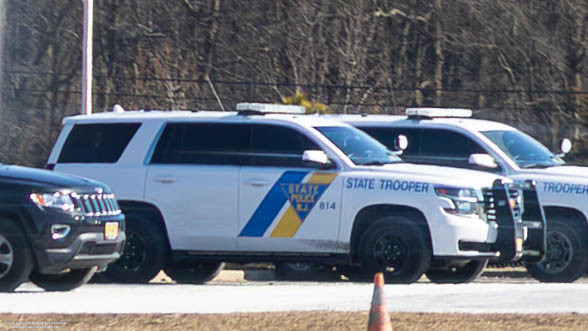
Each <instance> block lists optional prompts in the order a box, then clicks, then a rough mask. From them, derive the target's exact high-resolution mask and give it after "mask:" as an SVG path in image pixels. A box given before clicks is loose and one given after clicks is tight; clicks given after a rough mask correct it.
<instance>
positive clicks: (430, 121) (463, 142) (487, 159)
mask: <svg viewBox="0 0 588 331" xmlns="http://www.w3.org/2000/svg"><path fill="white" fill-rule="evenodd" d="M406 113H407V116H385V115H349V116H334V118H336V119H339V120H343V121H345V122H347V123H350V124H353V125H354V126H356V127H358V128H360V129H362V130H363V131H365V132H367V133H369V134H370V135H372V136H373V137H375V138H376V139H378V140H379V141H380V142H382V143H383V144H385V145H386V146H388V147H391V148H394V146H395V144H396V141H397V139H398V136H403V137H407V138H408V141H409V144H408V147H407V148H406V149H405V150H404V151H403V152H402V155H401V156H402V158H403V159H404V160H405V161H407V162H413V163H420V164H429V165H443V166H451V167H459V168H470V169H476V170H482V171H486V172H489V173H495V174H499V175H503V176H508V177H509V178H511V179H514V180H515V181H517V180H533V181H536V183H537V191H538V194H539V198H540V201H541V203H542V205H543V206H544V211H545V216H546V219H547V229H548V230H547V254H546V257H545V259H544V260H543V261H542V262H541V263H539V264H532V265H527V270H528V271H529V273H530V274H531V275H533V276H534V277H535V278H537V279H539V280H541V281H547V282H570V281H574V280H576V279H578V278H579V277H581V276H582V275H583V274H584V273H585V272H586V269H588V203H587V201H588V168H587V167H579V166H572V165H567V164H566V163H565V162H564V161H563V160H562V156H563V154H560V155H556V154H553V153H551V152H550V151H549V150H548V149H547V148H546V147H544V146H543V145H541V144H540V143H539V142H537V141H536V140H535V139H533V138H532V137H530V136H529V135H527V134H525V133H523V132H521V131H519V130H517V129H515V128H513V127H511V126H508V125H505V124H502V123H498V122H493V121H485V120H476V119H470V118H468V117H471V114H472V112H471V110H469V109H442V108H412V109H411V108H409V109H407V110H406ZM570 148H571V145H570V142H569V140H567V139H564V140H563V141H562V152H563V153H567V152H568V151H569V149H570Z"/></svg>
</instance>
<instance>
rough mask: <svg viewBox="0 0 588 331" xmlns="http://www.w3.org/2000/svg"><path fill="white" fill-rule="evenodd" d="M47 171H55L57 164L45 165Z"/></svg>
mask: <svg viewBox="0 0 588 331" xmlns="http://www.w3.org/2000/svg"><path fill="white" fill-rule="evenodd" d="M45 169H47V170H54V169H55V163H47V164H46V165H45Z"/></svg>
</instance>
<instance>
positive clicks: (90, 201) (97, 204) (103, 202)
mask: <svg viewBox="0 0 588 331" xmlns="http://www.w3.org/2000/svg"><path fill="white" fill-rule="evenodd" d="M71 198H72V200H73V202H74V204H75V207H74V208H75V210H76V211H77V212H78V213H80V214H82V215H83V216H108V215H118V214H120V213H121V211H120V207H119V206H118V203H117V202H116V199H115V198H114V194H112V193H111V194H96V193H91V194H80V193H72V194H71Z"/></svg>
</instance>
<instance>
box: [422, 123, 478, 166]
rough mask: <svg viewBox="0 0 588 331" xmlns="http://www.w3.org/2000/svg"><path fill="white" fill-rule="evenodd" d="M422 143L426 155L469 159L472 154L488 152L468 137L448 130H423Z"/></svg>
mask: <svg viewBox="0 0 588 331" xmlns="http://www.w3.org/2000/svg"><path fill="white" fill-rule="evenodd" d="M420 143H421V153H422V155H426V156H440V157H457V158H465V159H468V158H469V157H470V155H471V154H476V153H486V151H484V150H483V149H482V148H481V147H480V146H479V145H477V144H476V143H474V142H473V141H472V140H471V139H469V138H468V137H466V136H464V135H462V134H460V133H457V132H452V131H447V130H423V131H422V132H421V142H420Z"/></svg>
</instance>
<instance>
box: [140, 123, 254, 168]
mask: <svg viewBox="0 0 588 331" xmlns="http://www.w3.org/2000/svg"><path fill="white" fill-rule="evenodd" d="M249 136H250V126H249V125H245V124H237V123H235V124H231V123H170V124H167V125H166V127H165V129H164V131H163V133H162V135H161V137H160V139H159V141H158V143H157V146H156V148H155V151H154V153H153V157H152V159H151V163H167V164H170V163H178V164H220V165H222V164H226V165H239V164H245V163H246V160H247V152H248V142H249Z"/></svg>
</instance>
